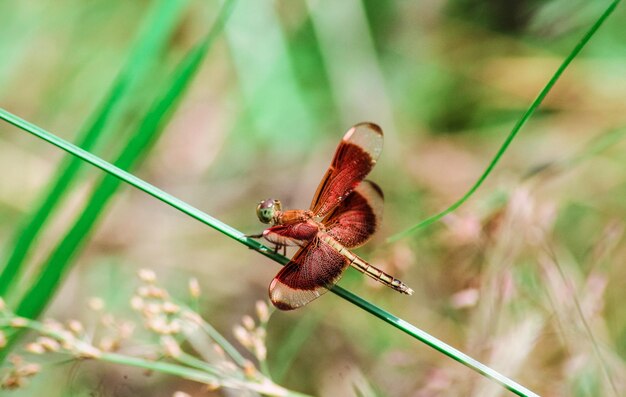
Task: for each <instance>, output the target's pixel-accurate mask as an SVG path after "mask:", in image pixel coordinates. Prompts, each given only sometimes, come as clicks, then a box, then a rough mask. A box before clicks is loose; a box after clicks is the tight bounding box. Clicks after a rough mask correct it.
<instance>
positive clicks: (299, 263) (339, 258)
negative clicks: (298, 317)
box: [269, 238, 348, 310]
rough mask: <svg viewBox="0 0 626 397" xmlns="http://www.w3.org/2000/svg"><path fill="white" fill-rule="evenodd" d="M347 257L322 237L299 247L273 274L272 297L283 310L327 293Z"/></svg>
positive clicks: (339, 276) (335, 281) (342, 270)
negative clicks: (289, 259) (282, 266)
mask: <svg viewBox="0 0 626 397" xmlns="http://www.w3.org/2000/svg"><path fill="white" fill-rule="evenodd" d="M347 267H348V260H347V259H346V258H345V257H344V256H343V255H341V254H340V253H338V252H337V251H335V250H334V249H333V248H332V247H331V246H330V245H328V244H326V243H324V242H323V241H321V240H320V239H319V238H315V239H313V240H312V241H311V242H309V244H308V245H306V246H304V247H302V248H300V250H299V251H298V252H297V253H296V254H295V255H294V257H293V258H292V259H291V261H290V262H289V263H288V264H287V265H286V266H285V267H284V268H282V269H281V271H280V272H278V274H277V275H276V277H274V280H272V283H271V284H270V287H269V295H270V300H271V301H272V303H273V304H274V306H276V307H277V308H279V309H281V310H293V309H297V308H299V307H301V306H304V305H306V304H307V303H309V302H311V301H312V300H314V299H316V298H318V297H319V296H321V295H322V294H324V293H326V292H327V291H328V290H329V289H330V288H331V287H332V286H333V285H335V284H336V283H337V281H339V279H340V278H341V275H342V274H343V272H344V270H345V269H346V268H347Z"/></svg>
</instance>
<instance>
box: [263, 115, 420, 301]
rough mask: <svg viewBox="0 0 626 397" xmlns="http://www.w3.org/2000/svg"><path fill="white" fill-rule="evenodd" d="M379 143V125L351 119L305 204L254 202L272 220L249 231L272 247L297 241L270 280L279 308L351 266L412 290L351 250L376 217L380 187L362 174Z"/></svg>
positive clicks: (325, 286)
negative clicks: (285, 205) (304, 207)
mask: <svg viewBox="0 0 626 397" xmlns="http://www.w3.org/2000/svg"><path fill="white" fill-rule="evenodd" d="M382 148H383V131H382V129H381V128H380V127H379V126H378V125H376V124H373V123H368V122H364V123H359V124H356V125H354V126H353V127H351V128H350V129H349V130H348V131H347V132H346V134H345V135H344V137H343V139H342V140H341V142H340V143H339V146H337V149H336V151H335V156H334V158H333V160H332V162H331V164H330V167H329V168H328V170H327V171H326V173H325V174H324V177H323V178H322V181H321V183H320V184H319V186H318V188H317V191H316V192H315V195H314V196H313V200H312V201H311V205H310V207H309V209H308V210H283V209H282V204H281V202H280V201H279V200H276V199H267V200H263V201H261V202H260V203H259V204H258V206H257V208H256V213H257V216H258V218H259V220H260V221H261V222H262V223H266V224H270V225H271V226H270V227H268V228H267V229H265V230H264V231H263V233H262V234H259V235H256V236H253V237H259V238H261V237H262V238H264V239H265V240H267V241H269V242H270V243H273V244H274V245H275V247H276V250H278V249H279V248H283V249H284V248H285V247H287V246H297V247H299V250H298V251H297V252H296V254H295V255H294V256H293V258H292V259H291V260H290V261H289V263H288V264H287V265H285V267H283V268H282V269H281V270H280V271H279V272H278V274H277V275H276V277H274V279H273V280H272V282H271V283H270V286H269V296H270V300H271V301H272V303H273V304H274V306H276V307H277V308H278V309H281V310H293V309H297V308H299V307H302V306H304V305H306V304H307V303H309V302H311V301H312V300H314V299H316V298H318V297H319V296H321V295H322V294H324V293H326V292H327V291H328V290H330V289H331V288H332V287H333V285H335V284H336V283H337V282H338V281H339V279H341V276H342V275H343V273H344V271H345V270H346V269H347V268H348V267H350V266H352V267H353V268H355V269H356V270H358V271H360V272H362V273H364V274H365V275H367V276H369V277H371V278H373V279H374V280H376V281H379V282H381V283H382V284H384V285H386V286H388V287H390V288H392V289H394V290H396V291H398V292H401V293H403V294H407V295H411V294H413V290H412V289H411V288H409V287H408V286H407V285H406V284H404V283H403V282H402V281H400V280H398V279H396V278H395V277H393V276H391V275H389V274H387V273H385V272H384V271H382V270H380V269H378V268H376V267H374V266H373V265H371V264H369V263H368V262H366V261H365V260H363V259H362V258H360V257H359V256H357V255H356V254H354V253H353V252H352V251H350V250H351V249H354V248H357V247H359V246H361V245H363V244H365V243H366V242H367V241H368V240H369V239H370V237H372V235H373V234H374V233H375V232H376V231H377V230H378V228H379V226H380V223H381V219H382V210H383V192H382V190H381V189H380V187H379V186H378V185H377V184H375V183H374V182H372V181H369V180H365V177H366V176H367V175H368V174H369V173H370V171H371V170H372V168H373V167H374V165H375V164H376V161H377V160H378V157H379V156H380V153H381V151H382Z"/></svg>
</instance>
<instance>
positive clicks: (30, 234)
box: [0, 0, 186, 297]
mask: <svg viewBox="0 0 626 397" xmlns="http://www.w3.org/2000/svg"><path fill="white" fill-rule="evenodd" d="M185 4H186V2H182V1H169V0H161V1H159V2H157V3H155V8H154V9H153V10H152V11H151V12H150V14H149V16H148V17H147V18H146V22H145V23H144V26H145V27H144V28H143V29H142V31H141V33H140V34H139V37H138V39H137V41H136V44H135V46H134V49H133V51H132V53H131V54H130V55H129V57H128V60H127V62H126V64H125V65H124V67H123V69H122V70H121V71H120V73H119V75H118V76H117V78H116V80H115V82H114V83H113V85H112V87H111V89H110V91H109V92H108V93H107V95H106V96H105V98H104V99H103V101H102V103H101V104H100V106H98V108H97V109H96V110H95V111H94V113H93V114H92V116H91V117H90V118H89V120H88V121H87V123H86V125H85V126H84V128H83V129H82V130H81V131H80V132H79V137H78V146H80V147H82V148H83V149H85V150H91V149H92V148H93V147H94V146H95V145H96V143H97V142H98V139H99V138H100V136H101V135H102V132H103V131H104V129H105V127H106V125H107V124H109V121H110V119H111V118H112V117H114V114H115V112H116V111H117V109H119V107H120V103H121V102H122V100H123V99H124V97H125V96H127V94H128V93H129V92H130V91H131V90H132V88H133V86H134V83H135V81H137V80H139V79H140V78H141V76H142V75H143V74H144V72H145V71H146V70H147V69H148V67H149V66H150V65H151V64H153V63H154V62H155V61H156V59H157V57H158V55H159V53H160V52H161V50H162V48H163V47H164V46H165V45H166V44H167V41H168V39H169V36H170V35H171V32H172V30H173V28H174V27H175V26H176V22H177V21H178V19H179V17H180V14H181V11H182V9H183V6H184V5H185ZM118 113H119V112H118ZM82 164H83V163H82V161H81V160H80V159H78V158H76V157H68V158H67V159H66V160H65V161H64V162H63V164H62V165H61V166H60V168H59V171H58V172H57V174H56V175H55V176H54V177H53V180H52V182H51V183H50V185H49V188H48V189H47V191H46V194H45V195H44V196H43V200H42V202H41V204H40V205H39V207H38V208H37V209H36V210H35V211H34V212H33V213H32V215H31V216H30V217H29V219H28V220H27V221H26V222H25V225H24V227H23V228H22V229H21V230H20V232H19V235H16V236H15V239H14V242H13V243H12V246H13V251H12V253H11V255H10V256H9V258H8V260H7V262H6V264H5V266H4V268H3V270H2V273H1V274H0V296H5V297H6V296H7V295H8V293H9V292H10V291H9V289H10V288H11V287H12V286H14V285H15V283H14V281H15V280H16V277H17V276H18V274H19V273H20V272H21V271H22V269H23V263H24V261H25V259H26V256H27V254H28V252H29V250H30V248H31V246H32V245H33V243H34V242H35V241H36V239H37V236H38V234H39V233H40V232H41V230H42V229H43V227H44V225H45V223H46V221H47V220H48V218H49V217H50V216H51V215H52V214H53V213H54V210H55V208H56V207H57V205H58V204H59V203H60V202H61V201H62V199H63V197H64V196H65V194H66V193H67V192H68V191H69V190H70V188H71V186H72V181H73V180H74V178H75V176H76V174H77V173H78V171H79V169H80V166H81V165H82Z"/></svg>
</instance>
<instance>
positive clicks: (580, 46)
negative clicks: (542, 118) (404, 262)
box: [387, 0, 621, 242]
mask: <svg viewBox="0 0 626 397" xmlns="http://www.w3.org/2000/svg"><path fill="white" fill-rule="evenodd" d="M620 1H621V0H614V1H613V2H612V3H611V4H610V5H609V6H608V7H607V9H606V10H605V11H604V13H602V15H601V16H600V17H599V18H598V19H597V20H596V22H595V23H594V24H593V26H591V28H590V29H589V31H588V32H587V33H585V35H584V36H583V38H582V39H581V40H580V41H579V42H578V43H577V44H576V46H575V47H574V49H573V50H572V51H571V52H570V53H569V55H568V56H567V57H566V58H565V60H564V61H563V63H561V65H560V66H559V68H558V69H557V70H556V72H555V73H554V75H553V76H552V78H550V80H549V81H548V83H547V84H546V85H545V86H544V87H543V89H542V90H541V92H539V95H537V98H535V100H534V101H533V102H532V103H531V105H530V107H529V108H528V110H526V112H525V113H524V114H523V115H522V117H521V118H520V119H519V120H518V121H517V123H516V124H515V126H513V129H512V130H511V132H510V133H509V135H508V136H507V137H506V139H505V141H504V143H503V144H502V146H501V147H500V149H499V150H498V152H497V153H496V155H495V156H494V158H493V159H492V160H491V162H490V163H489V165H488V166H487V168H486V169H485V171H484V172H483V174H482V175H481V176H480V178H478V180H477V181H476V183H474V185H473V186H472V187H471V188H470V189H469V190H468V191H467V193H465V194H464V195H463V197H461V198H460V199H459V200H458V201H456V202H455V203H454V204H452V205H451V206H449V207H448V208H446V209H445V210H443V211H441V212H440V213H438V214H435V215H432V216H430V217H428V218H426V219H424V220H423V221H421V222H419V223H417V224H415V225H413V226H411V227H410V228H408V229H406V230H404V231H402V232H399V233H397V234H394V235H393V236H391V237H389V238H388V239H387V241H388V242H393V241H397V240H400V239H401V238H404V237H407V236H408V235H410V234H412V233H414V232H416V231H417V230H419V229H421V228H423V227H426V226H428V225H431V224H433V223H435V222H437V221H438V220H440V219H441V218H443V217H444V216H446V215H447V214H449V213H451V212H452V211H454V210H456V209H457V208H459V207H460V206H461V205H462V204H463V203H465V202H466V201H467V200H468V199H469V198H470V197H471V196H472V195H473V194H474V192H476V190H478V188H479V187H480V186H481V185H482V184H483V182H484V181H485V179H487V177H488V176H489V174H491V171H493V169H494V168H495V166H496V164H498V162H499V161H500V158H501V157H502V155H504V152H506V150H507V149H508V147H509V145H510V144H511V142H512V141H513V139H514V138H515V136H516V135H517V133H518V132H519V130H520V129H521V128H522V126H523V125H524V124H526V121H528V119H529V118H530V116H532V115H533V113H535V110H537V108H538V107H539V105H541V103H542V102H543V100H544V99H545V97H546V95H548V93H549V92H550V90H551V89H552V87H553V86H554V84H556V82H557V80H558V79H559V78H560V77H561V75H562V74H563V72H564V71H565V69H567V67H568V66H569V64H570V63H571V62H572V61H573V60H574V58H576V56H578V54H579V53H580V51H581V50H582V49H583V47H584V46H585V45H586V44H587V42H589V40H590V39H591V37H593V36H594V35H595V33H596V31H597V30H598V29H599V28H600V26H602V24H603V23H604V21H606V19H607V18H608V17H609V16H610V15H611V14H612V13H613V11H614V10H615V8H616V7H617V4H618V3H619V2H620Z"/></svg>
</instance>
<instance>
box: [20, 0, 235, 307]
mask: <svg viewBox="0 0 626 397" xmlns="http://www.w3.org/2000/svg"><path fill="white" fill-rule="evenodd" d="M233 4H234V1H227V2H226V3H225V4H224V6H223V8H222V11H221V12H220V15H219V16H218V19H217V21H216V23H215V24H214V26H213V28H212V29H211V31H210V32H209V33H208V34H207V35H206V36H205V38H204V39H203V40H202V41H201V42H200V43H199V44H198V45H196V46H195V47H194V48H192V49H191V51H190V52H189V53H188V54H187V56H186V57H185V58H184V59H183V60H182V61H181V63H180V64H179V66H178V67H177V68H176V70H175V71H174V74H173V77H172V79H171V81H170V82H168V84H166V88H165V92H164V93H163V95H161V96H160V97H159V98H158V99H157V100H156V102H155V104H154V106H152V108H151V109H149V111H148V112H147V114H146V117H145V118H144V119H143V121H142V123H141V125H140V126H139V129H138V131H137V133H136V134H135V135H134V136H133V138H132V139H131V140H130V142H129V143H128V145H127V146H126V147H125V148H124V150H123V151H122V153H121V154H120V155H119V157H118V159H117V160H116V161H115V164H116V166H117V167H118V169H131V168H132V167H133V166H135V165H136V164H137V162H138V161H139V160H140V158H141V156H142V155H144V154H145V153H146V152H147V151H148V150H149V149H150V148H151V146H152V145H153V143H154V142H155V140H156V139H157V138H158V136H159V134H160V132H161V131H163V129H164V127H165V125H166V123H167V121H168V120H169V119H170V116H171V114H172V112H173V110H174V109H175V107H176V105H177V104H178V103H179V101H180V99H181V98H182V95H183V93H184V92H185V90H186V88H187V87H188V86H189V84H190V83H191V80H192V78H193V76H194V75H195V74H196V72H197V71H198V69H199V67H200V65H201V62H202V60H203V59H204V57H205V55H206V54H207V52H208V49H209V48H210V47H211V44H213V43H214V42H215V39H216V38H217V36H218V35H219V33H220V32H221V31H222V28H223V26H224V24H225V21H226V19H227V18H228V16H229V15H230V12H231V10H232V6H233ZM119 183H120V181H119V180H118V179H116V178H114V177H112V176H108V175H107V176H105V177H104V178H103V179H102V181H101V183H100V184H99V185H98V186H97V187H96V188H95V189H94V192H93V194H92V195H91V197H90V200H89V202H88V204H87V205H86V207H85V209H84V210H83V213H82V214H81V215H80V217H79V218H78V220H77V221H76V223H75V224H74V226H73V227H72V228H71V229H70V231H69V232H68V233H67V234H66V235H65V237H64V238H63V240H62V241H61V243H60V244H59V245H58V246H57V247H56V248H55V249H54V251H53V252H52V254H51V255H50V257H49V258H48V260H47V261H46V263H45V264H44V265H43V267H42V269H43V270H42V273H41V275H40V276H39V278H38V279H37V281H36V282H35V283H34V285H33V286H32V287H31V289H30V290H29V291H28V293H27V294H26V296H25V298H24V299H23V300H22V301H21V303H20V304H19V305H18V307H17V309H16V313H17V314H19V315H21V316H26V317H31V318H32V317H36V316H38V315H39V314H40V313H41V312H42V311H43V309H44V308H45V306H46V304H47V303H48V302H49V301H50V300H51V298H52V296H53V294H54V293H55V292H56V289H57V287H58V285H59V283H60V280H61V278H62V276H63V275H64V274H65V272H66V270H67V268H68V266H69V264H70V263H71V261H72V258H73V257H75V255H76V254H77V253H78V252H79V251H80V249H81V247H82V246H83V245H84V244H85V242H86V240H87V238H88V236H89V233H90V232H91V231H92V229H93V226H94V225H95V224H96V222H97V220H98V219H99V217H100V215H102V213H103V209H104V207H105V206H106V204H107V203H108V202H109V200H110V198H111V197H112V196H113V194H114V193H115V191H116V190H117V188H118V187H119Z"/></svg>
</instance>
